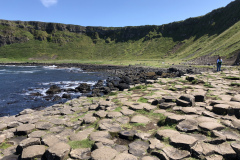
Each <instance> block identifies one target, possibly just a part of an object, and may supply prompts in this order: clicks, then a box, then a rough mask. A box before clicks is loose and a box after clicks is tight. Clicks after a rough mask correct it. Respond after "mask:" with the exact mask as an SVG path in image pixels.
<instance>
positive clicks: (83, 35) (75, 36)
mask: <svg viewBox="0 0 240 160" xmlns="http://www.w3.org/2000/svg"><path fill="white" fill-rule="evenodd" d="M239 6H240V0H235V1H233V2H232V3H230V4H229V5H227V6H226V7H224V8H220V9H217V10H214V11H212V12H211V13H208V14H206V15H205V16H201V17H196V18H189V19H187V20H185V21H181V22H173V23H170V24H164V25H160V26H155V25H151V26H149V25H148V26H129V27H90V26H88V27H83V26H78V25H67V24H60V23H44V22H35V21H29V22H23V21H8V20H0V47H3V46H5V45H11V44H15V43H26V42H30V41H33V40H37V41H46V42H49V43H56V44H60V45H64V44H66V43H70V42H75V41H78V42H79V41H81V44H80V46H81V47H83V46H84V45H85V49H86V48H87V47H88V46H90V45H92V44H101V45H103V43H104V45H107V44H109V43H114V44H115V45H116V46H115V47H116V48H118V46H117V45H118V43H125V42H131V43H135V44H137V45H138V46H141V44H140V43H142V44H144V43H145V42H148V43H147V44H148V45H147V46H144V47H142V48H137V47H136V46H135V48H134V49H135V52H140V53H139V54H141V55H142V54H144V52H147V51H148V52H149V50H148V47H150V46H151V45H152V47H153V46H154V45H155V46H158V45H165V46H166V44H165V43H164V41H166V39H167V40H169V39H171V42H170V41H169V43H168V46H167V48H166V47H165V46H162V47H161V48H162V49H160V48H158V47H155V48H156V51H154V52H156V53H159V52H160V53H164V54H168V53H173V54H175V53H177V52H180V51H181V50H183V49H184V47H188V46H189V45H190V44H191V43H192V42H191V43H187V42H186V41H188V40H189V39H191V38H194V39H193V41H197V40H199V39H201V38H202V37H204V36H206V35H207V36H208V37H211V36H215V35H221V34H222V33H223V32H224V31H226V30H228V29H229V28H230V27H232V26H233V25H235V24H236V23H237V22H239V20H240V7H239ZM87 37H88V38H90V39H91V40H92V41H89V40H88V38H87ZM80 39H81V40H80ZM156 41H158V43H159V44H157V43H156ZM170 43H171V44H170ZM78 44H79V43H78ZM191 45H192V44H191ZM164 47H165V48H164ZM105 48H106V47H105ZM107 48H108V49H113V48H112V46H107ZM128 48H129V47H128ZM97 49H98V48H97ZM125 49H126V48H125ZM201 49H202V48H198V50H201ZM128 50H129V49H128ZM131 50H133V49H131ZM198 50H197V51H198ZM4 51H5V52H6V50H4ZM197 51H191V52H192V54H194V53H195V52H197ZM45 52H46V51H45ZM47 52H50V51H47ZM74 52H75V51H74ZM88 52H93V55H94V54H95V53H94V52H95V51H94V50H90V51H89V50H87V49H86V53H88ZM122 52H123V51H122ZM124 52H125V51H124ZM135 52H134V51H132V53H131V54H136V55H139V54H137V53H135ZM150 52H152V50H151V51H150ZM103 54H104V53H103ZM164 54H162V55H164ZM204 54H205V53H204ZM0 56H1V49H0ZM165 56H166V55H165Z"/></svg>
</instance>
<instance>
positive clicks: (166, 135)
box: [0, 68, 240, 160]
mask: <svg viewBox="0 0 240 160" xmlns="http://www.w3.org/2000/svg"><path fill="white" fill-rule="evenodd" d="M127 70H129V72H127ZM135 71H136V70H135ZM184 71H185V72H184ZM186 72H188V73H186ZM118 73H119V74H118V76H117V77H118V78H119V77H120V81H121V80H122V79H124V77H126V75H128V77H132V74H136V75H137V76H139V77H138V79H136V81H134V79H132V78H129V79H127V80H125V82H129V83H128V85H129V87H127V88H122V91H119V88H118V90H111V91H110V92H109V93H108V94H106V95H104V96H102V97H93V96H92V97H80V98H77V99H73V100H69V101H67V102H66V103H65V104H55V105H53V106H51V107H47V108H45V109H43V110H39V111H37V110H31V109H25V110H23V111H22V112H20V113H19V114H18V115H15V116H10V117H1V118H0V122H1V124H0V132H1V134H0V143H1V144H0V151H1V153H2V154H1V155H0V159H3V160H10V159H11V160H14V159H23V160H28V159H34V160H35V159H46V160H54V159H61V160H64V159H67V160H72V159H90V160H112V159H114V160H140V159H141V160H159V159H161V160H162V159H166V160H179V159H189V160H190V159H206V160H220V159H231V160H233V159H239V158H240V141H239V140H240V133H239V130H240V120H239V118H240V72H239V70H232V71H231V70H225V71H223V72H215V73H214V72H201V73H200V72H199V73H200V74H193V73H194V70H193V69H190V70H179V69H176V68H175V69H174V68H169V69H166V72H163V71H160V70H158V71H153V70H148V72H146V70H144V72H143V73H144V74H143V75H144V76H143V77H145V79H143V81H142V80H140V79H141V76H140V75H141V74H139V73H141V70H140V69H139V70H138V71H136V72H134V71H131V70H130V69H129V68H126V70H121V71H120V70H119V72H118ZM130 73H131V74H130ZM137 73H138V74H137ZM191 73H192V74H191ZM120 75H123V76H122V78H121V76H120ZM136 75H135V76H136ZM177 75H178V76H177ZM167 77H173V78H167ZM113 79H114V78H113ZM125 79H126V78H125ZM111 80H112V79H109V84H110V83H112V86H113V87H114V83H113V82H115V81H111ZM117 80H119V79H117ZM137 80H139V81H138V82H137ZM120 81H119V82H120ZM135 82H136V83H135ZM119 84H120V83H119ZM126 84H127V83H126ZM109 86H110V85H109ZM109 86H107V87H109ZM114 88H115V87H114Z"/></svg>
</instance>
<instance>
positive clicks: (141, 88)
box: [129, 85, 153, 91]
mask: <svg viewBox="0 0 240 160" xmlns="http://www.w3.org/2000/svg"><path fill="white" fill-rule="evenodd" d="M148 87H153V86H152V85H138V86H136V87H133V88H130V89H129V91H133V90H142V91H146V90H147V88H148Z"/></svg>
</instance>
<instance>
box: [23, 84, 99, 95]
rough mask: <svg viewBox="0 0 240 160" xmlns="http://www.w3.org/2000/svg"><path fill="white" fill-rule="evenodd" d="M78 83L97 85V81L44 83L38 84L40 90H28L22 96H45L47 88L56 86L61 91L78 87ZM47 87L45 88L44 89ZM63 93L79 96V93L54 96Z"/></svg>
mask: <svg viewBox="0 0 240 160" xmlns="http://www.w3.org/2000/svg"><path fill="white" fill-rule="evenodd" d="M80 83H87V84H89V85H91V86H93V85H95V84H96V83H97V81H87V82H84V81H58V82H46V83H39V85H41V86H42V87H41V88H30V90H29V91H27V92H26V93H24V95H31V94H33V93H40V94H41V95H43V96H46V95H47V94H46V92H47V90H48V89H49V86H51V85H58V86H59V87H60V88H62V89H75V88H76V87H78V86H79V85H80ZM45 86H47V87H45ZM64 93H66V94H71V95H79V96H80V95H81V93H67V92H61V93H59V94H56V95H58V96H60V97H61V96H62V95H63V94H64Z"/></svg>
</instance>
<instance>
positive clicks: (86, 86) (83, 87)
mask: <svg viewBox="0 0 240 160" xmlns="http://www.w3.org/2000/svg"><path fill="white" fill-rule="evenodd" d="M75 90H76V91H79V92H81V93H88V92H90V91H91V85H89V84H87V83H80V85H79V86H78V87H76V88H75Z"/></svg>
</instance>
